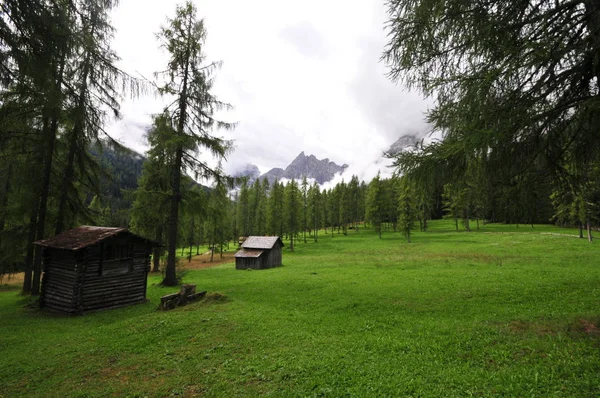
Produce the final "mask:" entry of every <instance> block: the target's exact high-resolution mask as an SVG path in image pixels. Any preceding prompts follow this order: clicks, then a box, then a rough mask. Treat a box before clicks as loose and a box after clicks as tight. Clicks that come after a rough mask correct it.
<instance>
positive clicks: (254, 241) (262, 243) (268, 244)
mask: <svg viewBox="0 0 600 398" xmlns="http://www.w3.org/2000/svg"><path fill="white" fill-rule="evenodd" d="M277 241H279V243H281V246H284V244H283V242H282V241H281V239H280V238H279V236H249V237H248V238H247V239H246V240H245V241H244V243H242V248H244V249H263V250H265V249H272V248H273V246H275V243H276V242H277Z"/></svg>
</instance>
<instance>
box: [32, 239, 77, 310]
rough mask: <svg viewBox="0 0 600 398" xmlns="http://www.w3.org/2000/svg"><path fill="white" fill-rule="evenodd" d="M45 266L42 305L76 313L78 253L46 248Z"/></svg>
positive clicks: (51, 308)
mask: <svg viewBox="0 0 600 398" xmlns="http://www.w3.org/2000/svg"><path fill="white" fill-rule="evenodd" d="M44 264H49V265H50V266H47V267H45V270H44V276H43V279H42V292H41V293H42V294H41V301H40V305H41V306H42V307H45V308H48V309H50V310H53V311H60V312H66V313H75V312H76V311H77V309H76V307H75V295H76V285H77V279H78V278H77V276H78V272H77V271H78V270H77V268H76V265H77V260H76V253H75V252H73V251H69V250H59V249H44Z"/></svg>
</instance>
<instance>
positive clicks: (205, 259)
mask: <svg viewBox="0 0 600 398" xmlns="http://www.w3.org/2000/svg"><path fill="white" fill-rule="evenodd" d="M234 254H235V253H234V252H233V251H230V252H223V258H221V255H220V254H219V253H215V255H214V257H213V262H212V263H211V262H210V252H206V253H203V254H200V255H198V256H193V257H192V261H191V262H188V260H187V258H182V259H181V265H182V266H183V267H184V268H185V269H201V268H210V267H214V266H215V265H221V264H226V263H235V257H234Z"/></svg>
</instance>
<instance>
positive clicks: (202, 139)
mask: <svg viewBox="0 0 600 398" xmlns="http://www.w3.org/2000/svg"><path fill="white" fill-rule="evenodd" d="M158 37H159V39H160V40H161V44H162V46H163V47H164V48H165V49H166V50H167V52H168V53H169V57H170V58H169V63H168V68H167V71H166V72H164V75H166V77H167V81H166V83H164V84H163V85H162V86H161V87H160V89H159V91H160V93H161V94H163V95H168V96H171V97H174V98H175V100H174V101H173V102H172V103H171V105H170V106H169V107H168V108H167V109H165V113H166V115H168V117H169V118H171V119H172V120H173V125H174V127H175V131H176V134H175V137H174V139H173V140H172V141H171V142H170V143H169V146H170V147H172V150H173V152H174V157H173V165H172V167H171V179H170V182H171V203H170V210H169V227H168V258H167V267H166V272H165V278H164V280H163V284H165V285H167V286H173V285H176V284H177V277H176V273H175V261H176V246H177V238H178V226H179V204H180V202H181V179H182V173H184V172H185V171H186V170H188V169H190V170H192V171H194V173H195V174H196V175H199V176H202V177H215V178H220V177H221V174H220V171H219V170H218V169H213V168H211V167H209V166H208V165H207V164H206V163H205V162H203V161H201V160H199V159H198V158H197V157H196V154H197V153H198V147H199V146H200V147H203V148H205V149H206V150H208V151H209V152H210V153H211V154H212V155H214V156H216V157H217V158H223V157H224V156H225V155H226V153H227V152H228V150H229V148H230V146H231V145H230V142H228V141H226V140H225V139H223V138H220V137H217V136H214V135H211V131H212V129H214V128H225V129H230V128H232V127H233V125H232V124H230V123H226V122H222V121H219V120H217V119H215V117H214V113H215V112H216V111H218V110H220V109H229V108H230V106H229V105H228V104H225V103H223V102H221V101H219V100H218V99H217V98H216V97H215V96H214V95H213V94H212V93H211V90H212V84H213V80H212V78H211V75H212V73H213V72H214V71H215V69H217V68H218V67H219V66H220V63H218V62H213V63H210V64H207V63H206V57H205V55H204V51H203V46H204V42H205V40H206V29H205V27H204V21H203V20H202V19H200V20H199V19H198V17H197V11H196V7H195V6H194V5H193V3H192V2H190V1H188V2H186V3H185V4H184V5H183V6H178V7H177V9H176V12H175V17H174V18H173V19H168V20H167V24H166V26H163V27H162V28H161V30H160V33H159V35H158Z"/></svg>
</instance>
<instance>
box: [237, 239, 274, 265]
mask: <svg viewBox="0 0 600 398" xmlns="http://www.w3.org/2000/svg"><path fill="white" fill-rule="evenodd" d="M283 246H284V245H283V242H282V241H281V238H279V236H249V237H248V238H246V240H245V241H244V243H242V248H241V250H240V251H238V252H237V253H236V254H235V268H236V269H248V268H251V269H265V268H273V267H278V266H280V265H281V248H282V247H283Z"/></svg>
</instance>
